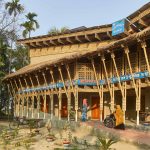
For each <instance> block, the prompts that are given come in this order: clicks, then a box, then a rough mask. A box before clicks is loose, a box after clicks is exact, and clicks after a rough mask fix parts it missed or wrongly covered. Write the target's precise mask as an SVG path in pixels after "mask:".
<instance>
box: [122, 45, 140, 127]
mask: <svg viewBox="0 0 150 150" xmlns="http://www.w3.org/2000/svg"><path fill="white" fill-rule="evenodd" d="M124 50H125V53H126V56H127V60H128V64H129V68H130V74H131V77H132V81H133V85H134V89H135V94H136V111H137V125H139V110H140V108H139V107H140V106H139V102H140V91H141V90H140V85H138V86H137V85H136V83H135V79H134V76H133V71H132V67H131V62H130V58H129V48H128V47H127V46H126V47H125V49H124Z"/></svg>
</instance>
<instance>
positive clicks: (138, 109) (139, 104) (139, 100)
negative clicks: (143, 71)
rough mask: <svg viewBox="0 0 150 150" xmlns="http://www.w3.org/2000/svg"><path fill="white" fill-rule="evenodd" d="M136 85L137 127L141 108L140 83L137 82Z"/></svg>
mask: <svg viewBox="0 0 150 150" xmlns="http://www.w3.org/2000/svg"><path fill="white" fill-rule="evenodd" d="M137 84H138V97H136V112H137V119H136V124H137V125H139V111H140V106H141V81H140V80H138V81H137Z"/></svg>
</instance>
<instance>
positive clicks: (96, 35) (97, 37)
mask: <svg viewBox="0 0 150 150" xmlns="http://www.w3.org/2000/svg"><path fill="white" fill-rule="evenodd" d="M95 38H96V39H98V40H99V41H102V39H101V37H100V36H99V35H98V33H95Z"/></svg>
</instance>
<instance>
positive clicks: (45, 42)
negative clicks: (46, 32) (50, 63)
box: [42, 41, 50, 46]
mask: <svg viewBox="0 0 150 150" xmlns="http://www.w3.org/2000/svg"><path fill="white" fill-rule="evenodd" d="M42 42H43V44H44V45H46V46H49V45H50V44H49V42H48V41H42Z"/></svg>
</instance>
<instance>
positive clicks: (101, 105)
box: [91, 58, 103, 122]
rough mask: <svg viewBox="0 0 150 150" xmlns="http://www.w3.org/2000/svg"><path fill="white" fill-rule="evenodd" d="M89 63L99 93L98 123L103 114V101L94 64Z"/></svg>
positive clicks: (92, 60)
mask: <svg viewBox="0 0 150 150" xmlns="http://www.w3.org/2000/svg"><path fill="white" fill-rule="evenodd" d="M91 63H92V67H93V71H94V76H95V79H96V85H97V89H98V93H99V98H100V121H101V122H102V112H103V101H102V95H101V94H102V93H101V88H100V87H99V81H98V77H97V74H96V68H95V64H94V59H93V58H92V59H91Z"/></svg>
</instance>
